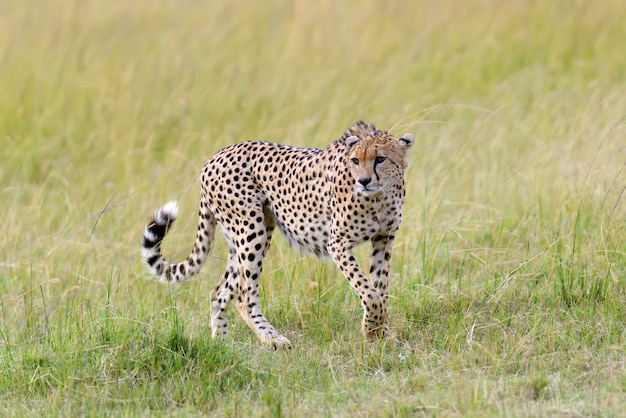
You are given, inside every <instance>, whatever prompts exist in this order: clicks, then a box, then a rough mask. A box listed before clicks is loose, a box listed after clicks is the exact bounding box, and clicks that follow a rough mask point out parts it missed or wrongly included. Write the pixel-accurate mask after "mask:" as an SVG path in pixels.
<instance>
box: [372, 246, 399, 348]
mask: <svg viewBox="0 0 626 418" xmlns="http://www.w3.org/2000/svg"><path fill="white" fill-rule="evenodd" d="M393 239H394V237H393V235H378V236H375V237H374V238H372V256H371V258H370V274H371V277H372V281H373V286H374V288H375V289H376V290H377V291H378V294H379V295H380V300H381V304H382V323H383V327H382V336H383V337H384V336H387V335H388V334H389V318H388V317H387V291H388V277H389V260H390V259H391V250H392V248H393Z"/></svg>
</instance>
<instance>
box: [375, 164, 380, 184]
mask: <svg viewBox="0 0 626 418" xmlns="http://www.w3.org/2000/svg"><path fill="white" fill-rule="evenodd" d="M377 165H378V164H376V161H374V174H376V181H380V176H379V175H378V171H376V166H377Z"/></svg>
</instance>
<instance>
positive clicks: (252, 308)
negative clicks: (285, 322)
mask: <svg viewBox="0 0 626 418" xmlns="http://www.w3.org/2000/svg"><path fill="white" fill-rule="evenodd" d="M264 223H265V225H262V224H257V225H256V226H255V227H253V226H251V227H250V229H251V230H257V231H258V230H259V229H261V228H265V234H260V235H257V236H256V237H255V239H252V240H251V241H252V242H250V244H249V245H250V246H249V247H248V248H255V249H259V250H261V251H259V252H257V253H256V254H255V253H250V252H246V251H245V250H247V249H248V248H245V249H244V248H239V247H238V248H237V259H238V261H239V263H240V264H239V286H238V288H237V289H238V297H237V310H238V311H239V313H240V314H241V317H242V318H243V319H244V320H245V321H246V323H247V324H248V326H249V327H250V328H251V329H252V330H253V331H254V333H255V334H256V335H257V337H258V338H259V340H261V343H262V344H263V345H265V346H268V347H273V348H274V349H283V348H284V349H291V342H290V341H289V340H288V339H287V338H286V337H285V336H283V335H281V334H280V333H279V332H278V331H276V329H275V328H274V326H273V325H272V324H271V323H270V322H269V321H268V320H267V319H266V318H265V316H263V313H262V312H261V305H260V303H259V279H260V278H261V271H262V270H263V268H262V261H263V258H264V257H265V254H266V253H267V250H268V249H269V246H270V242H271V237H272V231H273V229H274V223H273V220H272V218H271V217H270V216H268V215H267V214H266V217H265V222H264ZM234 241H235V243H237V242H238V240H234ZM246 241H248V239H246ZM248 251H249V250H248Z"/></svg>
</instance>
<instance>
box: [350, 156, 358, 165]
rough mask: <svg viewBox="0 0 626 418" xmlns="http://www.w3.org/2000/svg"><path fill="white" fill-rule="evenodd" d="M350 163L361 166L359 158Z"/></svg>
mask: <svg viewBox="0 0 626 418" xmlns="http://www.w3.org/2000/svg"><path fill="white" fill-rule="evenodd" d="M350 161H352V164H354V165H359V159H358V158H352V159H351V160H350Z"/></svg>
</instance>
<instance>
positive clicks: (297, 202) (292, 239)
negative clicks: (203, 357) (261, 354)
mask: <svg viewBox="0 0 626 418" xmlns="http://www.w3.org/2000/svg"><path fill="white" fill-rule="evenodd" d="M412 144H413V136H412V135H411V134H409V133H407V134H404V135H403V136H401V137H399V138H396V137H394V136H392V135H390V134H389V133H387V132H386V131H381V130H378V129H377V128H376V127H375V126H374V125H372V124H369V123H365V122H363V121H359V122H357V123H355V124H354V125H352V126H350V127H349V128H348V129H347V130H346V131H345V132H344V133H343V135H342V136H341V138H339V139H338V140H336V141H335V142H333V143H331V144H330V145H328V146H327V147H325V148H323V149H317V148H299V147H294V146H290V145H282V144H275V143H271V142H265V141H246V142H241V143H238V144H234V145H231V146H228V147H226V148H224V149H222V150H221V151H219V152H218V153H217V154H215V155H214V156H213V157H212V158H211V159H209V160H208V162H207V163H206V164H205V165H204V167H203V169H202V171H201V173H200V180H201V195H200V210H199V223H198V231H197V235H196V241H195V244H194V247H193V249H192V251H191V253H190V254H189V256H188V257H187V258H186V259H185V260H183V261H182V262H180V263H177V264H171V263H170V262H169V261H167V260H166V259H165V258H164V256H163V255H162V254H161V248H160V247H161V241H162V240H163V238H164V237H165V235H166V234H167V232H168V230H169V229H170V227H171V226H172V224H173V222H174V221H175V220H176V218H177V216H178V209H177V206H176V202H169V203H167V204H166V205H164V206H163V207H161V208H160V209H158V210H157V211H156V212H155V213H154V215H153V217H152V219H151V220H150V222H149V223H148V225H147V226H146V227H145V230H144V233H143V240H142V251H141V252H142V257H143V260H144V261H145V263H146V264H147V266H148V268H149V269H150V271H151V272H152V274H153V275H154V276H156V277H157V278H158V279H159V280H160V281H162V282H167V283H178V282H181V281H183V280H186V279H188V278H190V277H192V276H193V275H195V274H197V273H198V272H199V271H200V268H201V267H202V265H203V264H204V262H205V261H206V259H207V256H208V253H209V251H210V249H211V246H212V244H213V237H214V235H215V227H216V224H217V223H218V222H219V223H220V225H221V227H222V231H223V233H224V236H225V237H226V241H227V243H228V245H229V247H230V249H229V252H228V262H227V266H226V272H225V273H224V275H223V277H222V278H221V280H220V281H219V283H218V284H217V287H216V288H215V289H214V290H213V292H212V293H211V319H210V326H211V331H212V336H213V337H225V336H226V335H227V332H228V331H227V320H226V316H225V311H226V308H227V305H228V303H229V302H230V301H231V300H232V299H234V297H235V296H236V297H237V303H236V307H237V310H238V311H239V313H240V315H241V316H242V317H243V319H244V320H245V322H246V323H247V324H248V326H249V327H250V328H251V329H252V330H253V331H254V332H255V333H256V335H257V337H258V338H259V339H260V341H261V343H262V344H264V345H267V346H270V347H274V348H275V349H276V348H291V342H290V341H289V340H288V339H287V338H286V337H284V336H283V335H281V334H280V333H278V331H276V329H275V328H274V327H273V326H272V324H270V322H269V321H268V320H267V319H266V318H265V316H264V315H263V313H262V312H261V306H260V305H259V294H258V288H259V279H260V277H261V270H262V263H263V258H264V257H265V254H266V253H267V251H268V249H269V247H270V241H271V238H272V232H273V231H274V229H275V228H276V227H278V229H279V230H280V231H281V232H282V233H283V234H284V235H285V236H286V237H287V240H288V241H289V243H290V244H291V245H292V246H294V247H296V248H299V249H301V250H305V251H308V252H311V253H313V254H315V255H316V256H317V257H330V258H331V259H332V260H333V261H334V263H335V264H336V265H337V267H338V268H339V270H341V272H342V273H343V275H344V276H345V277H346V278H347V279H348V281H349V282H350V285H351V286H352V288H353V289H354V291H355V292H356V294H357V295H358V297H359V298H360V301H361V305H362V307H363V311H364V313H363V320H362V326H361V328H362V332H363V334H364V336H365V338H366V339H367V340H368V341H372V340H376V339H378V338H382V337H385V336H386V335H387V334H388V330H389V328H388V319H387V277H388V274H389V260H390V258H391V250H392V246H393V241H394V237H395V234H396V232H397V230H398V227H399V225H400V221H401V218H402V205H403V202H404V197H405V188H404V171H405V169H406V167H407V150H408V149H409V148H410V147H411V145H412ZM366 241H369V242H371V245H372V253H371V259H370V266H371V268H370V275H371V278H370V279H368V278H367V277H366V276H365V274H364V273H363V271H362V270H361V269H360V267H359V265H358V264H357V260H356V259H355V257H354V255H353V249H354V247H356V246H358V245H360V244H363V243H365V242H366Z"/></svg>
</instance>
